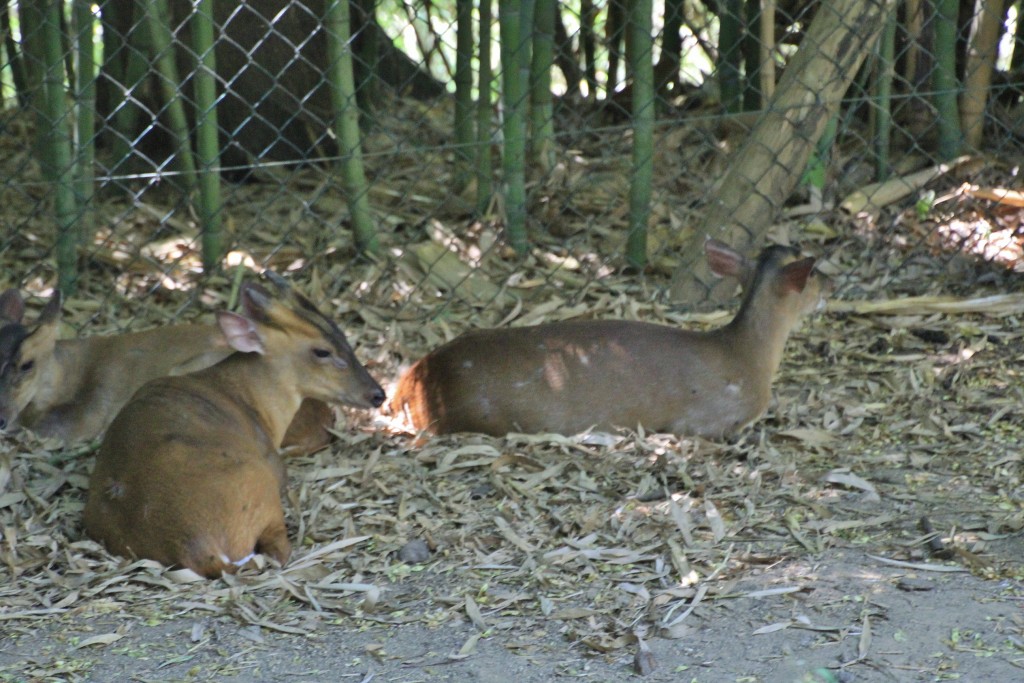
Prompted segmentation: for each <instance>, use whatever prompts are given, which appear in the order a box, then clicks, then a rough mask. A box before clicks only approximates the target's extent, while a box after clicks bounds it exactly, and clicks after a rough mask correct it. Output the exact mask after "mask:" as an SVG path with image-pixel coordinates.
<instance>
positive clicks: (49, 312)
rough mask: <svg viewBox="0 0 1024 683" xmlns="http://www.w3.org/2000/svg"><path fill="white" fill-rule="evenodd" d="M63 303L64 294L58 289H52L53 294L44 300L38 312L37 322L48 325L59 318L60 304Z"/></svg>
mask: <svg viewBox="0 0 1024 683" xmlns="http://www.w3.org/2000/svg"><path fill="white" fill-rule="evenodd" d="M63 303H64V295H63V294H61V293H60V290H59V289H55V290H53V295H52V296H51V297H50V300H49V301H47V302H46V306H44V307H43V310H42V312H41V313H40V314H39V324H40V325H48V324H50V323H52V322H56V321H58V320H60V313H61V305H62V304H63Z"/></svg>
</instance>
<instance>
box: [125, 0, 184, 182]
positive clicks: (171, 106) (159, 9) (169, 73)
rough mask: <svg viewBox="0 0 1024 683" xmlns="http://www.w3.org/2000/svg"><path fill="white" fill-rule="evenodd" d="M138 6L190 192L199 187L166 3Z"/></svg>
mask: <svg viewBox="0 0 1024 683" xmlns="http://www.w3.org/2000/svg"><path fill="white" fill-rule="evenodd" d="M139 6H140V7H141V8H142V12H143V16H144V21H145V22H146V25H147V27H148V30H149V38H150V40H149V51H150V54H151V55H152V56H153V62H154V64H155V66H156V71H157V80H158V81H159V82H160V94H161V95H162V96H163V100H164V106H165V107H166V111H167V120H168V127H169V128H170V131H171V136H172V137H173V138H174V153H175V155H176V157H177V160H178V164H179V168H180V172H181V175H182V180H184V183H183V186H184V189H185V191H186V192H189V193H190V192H191V191H192V188H194V187H195V184H196V163H195V159H194V158H193V156H192V144H191V141H190V139H189V129H188V119H187V118H186V116H185V106H184V104H183V103H182V97H181V91H180V90H179V88H180V87H181V78H180V76H179V75H178V65H177V64H176V63H175V61H174V47H173V45H172V38H171V30H170V27H169V22H170V11H169V10H168V7H167V0H153V2H149V3H140V5H139Z"/></svg>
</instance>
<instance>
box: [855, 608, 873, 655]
mask: <svg viewBox="0 0 1024 683" xmlns="http://www.w3.org/2000/svg"><path fill="white" fill-rule="evenodd" d="M870 649H871V617H870V616H868V615H867V614H865V615H864V619H863V620H862V621H861V627H860V638H859V639H858V640H857V658H858V659H860V660H864V659H867V656H868V651H869V650H870Z"/></svg>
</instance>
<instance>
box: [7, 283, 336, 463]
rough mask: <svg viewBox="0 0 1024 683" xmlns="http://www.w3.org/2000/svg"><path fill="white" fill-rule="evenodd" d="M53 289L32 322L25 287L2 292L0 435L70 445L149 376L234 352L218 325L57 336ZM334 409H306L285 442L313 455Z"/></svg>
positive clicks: (91, 433) (103, 421)
mask: <svg viewBox="0 0 1024 683" xmlns="http://www.w3.org/2000/svg"><path fill="white" fill-rule="evenodd" d="M60 314H61V296H60V292H55V293H54V295H53V297H52V298H51V299H50V301H49V303H47V305H46V307H45V308H44V309H43V311H42V313H40V315H39V318H38V319H37V320H36V321H35V323H34V324H32V325H26V324H24V323H23V321H22V319H23V318H24V315H25V304H24V301H23V300H22V298H21V294H20V292H18V290H16V289H9V290H7V291H5V292H4V293H3V294H0V432H2V431H9V430H12V429H14V428H15V427H16V426H17V425H19V424H20V425H22V426H25V427H28V428H29V429H31V430H33V431H34V432H36V433H37V434H39V435H40V436H47V437H56V438H59V439H61V440H63V441H65V442H66V443H71V442H74V441H84V440H89V439H94V438H96V437H98V436H99V435H100V434H102V433H103V430H104V429H106V428H107V425H109V424H110V421H111V420H113V419H114V416H115V415H116V414H117V411H118V410H120V409H121V406H123V405H124V404H125V402H126V401H127V400H128V399H129V398H131V396H132V394H134V393H135V392H136V391H137V390H138V389H139V387H141V386H142V385H143V384H145V383H146V382H148V381H149V380H151V379H156V378H157V377H165V376H167V375H181V374H185V373H187V372H192V371H194V370H199V369H202V368H206V367H209V366H211V365H213V364H214V363H216V362H218V361H220V360H223V359H224V358H226V357H227V356H228V355H230V354H231V353H232V351H233V350H232V349H231V348H230V347H229V346H228V345H227V343H225V341H224V335H223V333H222V332H221V330H220V328H218V327H217V326H216V325H201V324H183V325H167V326H164V327H158V328H155V329H152V330H146V331H144V332H130V333H126V334H115V335H109V336H95V337H86V338H83V339H60V340H58V339H57V334H58V331H59V327H60ZM333 425H334V412H333V411H332V410H331V409H330V408H329V407H328V406H327V405H325V404H324V403H322V402H319V401H310V402H308V403H306V404H304V405H303V406H302V410H301V411H300V412H299V414H298V416H296V418H295V425H294V428H292V429H290V430H289V433H288V436H287V437H286V438H285V446H287V447H290V448H291V449H292V450H296V451H301V452H304V453H305V452H312V451H315V450H318V449H319V448H322V447H323V446H325V445H327V443H328V441H329V440H330V433H329V432H328V431H327V429H328V428H330V427H332V426H333Z"/></svg>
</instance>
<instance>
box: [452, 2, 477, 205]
mask: <svg viewBox="0 0 1024 683" xmlns="http://www.w3.org/2000/svg"><path fill="white" fill-rule="evenodd" d="M473 122H474V121H473V0H456V2H455V121H454V124H453V127H454V128H455V187H456V188H457V190H458V191H461V190H462V188H463V187H465V185H466V183H467V182H468V180H469V177H470V171H471V165H472V163H473V139H474V137H475V131H474V130H473Z"/></svg>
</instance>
